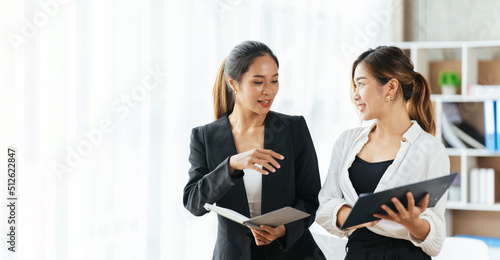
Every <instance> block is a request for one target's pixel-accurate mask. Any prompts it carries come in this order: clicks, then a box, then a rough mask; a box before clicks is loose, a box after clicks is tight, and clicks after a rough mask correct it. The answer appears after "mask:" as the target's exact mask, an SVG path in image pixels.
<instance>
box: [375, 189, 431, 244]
mask: <svg viewBox="0 0 500 260" xmlns="http://www.w3.org/2000/svg"><path fill="white" fill-rule="evenodd" d="M406 198H407V199H408V208H405V207H404V206H403V204H401V202H400V201H399V200H398V199H397V198H392V199H391V201H392V203H394V206H396V209H397V211H398V212H394V211H393V210H392V209H391V208H389V207H388V206H387V205H382V209H383V210H384V211H385V212H387V215H382V214H374V215H373V216H374V217H377V218H381V219H385V220H390V221H394V222H396V223H399V224H401V225H402V226H404V227H405V228H406V229H407V230H408V231H410V233H411V234H412V235H413V236H414V237H416V238H418V239H420V240H424V239H425V238H426V237H427V234H428V233H429V230H430V225H429V223H428V222H427V221H426V220H424V219H421V218H420V214H422V212H424V211H425V210H426V209H427V205H428V204H429V194H426V195H425V196H424V199H423V200H422V203H420V205H419V206H415V199H414V198H413V194H412V193H411V192H408V193H406Z"/></svg>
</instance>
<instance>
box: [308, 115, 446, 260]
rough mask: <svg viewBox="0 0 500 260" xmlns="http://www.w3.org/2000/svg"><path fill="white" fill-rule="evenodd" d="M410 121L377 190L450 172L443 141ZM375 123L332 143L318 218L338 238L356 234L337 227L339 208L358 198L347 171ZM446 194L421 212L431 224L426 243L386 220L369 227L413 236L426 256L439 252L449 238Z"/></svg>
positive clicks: (398, 235)
mask: <svg viewBox="0 0 500 260" xmlns="http://www.w3.org/2000/svg"><path fill="white" fill-rule="evenodd" d="M412 122H413V125H412V126H411V127H410V129H408V131H406V133H404V135H403V139H402V140H401V147H400V148H399V151H398V153H397V154H396V158H395V159H394V162H393V163H392V164H391V165H390V166H389V167H388V168H387V170H386V172H385V173H384V175H383V176H382V178H381V179H380V182H379V183H378V185H377V187H376V188H375V192H378V191H383V190H386V189H389V188H394V187H398V186H401V185H406V184H410V183H415V182H419V181H423V180H427V179H432V178H437V177H440V176H444V175H446V174H450V159H449V157H448V154H447V153H446V149H445V147H444V145H443V144H442V143H441V142H440V141H439V140H438V139H437V138H435V137H434V136H432V135H431V134H429V133H427V132H425V131H424V130H422V128H421V127H420V126H419V125H418V123H417V122H416V121H412ZM375 124H376V123H373V124H372V125H370V126H369V127H358V128H354V129H350V130H347V131H345V132H343V133H342V135H341V136H340V137H339V138H338V139H337V141H336V143H335V146H334V147H333V152H332V158H331V162H330V168H329V170H328V176H327V178H326V180H325V183H324V184H323V188H322V189H321V191H320V193H319V202H320V206H319V209H318V211H317V213H316V222H317V223H318V224H319V225H321V226H322V227H323V228H325V229H326V230H327V231H328V232H330V233H332V234H334V235H337V236H339V237H344V236H346V235H350V234H351V233H352V232H354V230H345V231H344V230H340V229H339V228H338V227H337V225H336V222H337V212H338V210H339V209H340V207H341V206H342V205H348V206H352V205H354V204H355V202H356V201H357V199H358V195H357V193H356V191H355V190H354V187H353V186H352V183H351V181H350V179H349V172H348V169H349V168H350V167H351V164H352V162H353V161H354V159H355V156H356V155H357V154H358V153H359V152H360V151H361V148H363V146H364V145H365V144H366V142H367V141H368V134H369V133H370V131H371V130H372V128H373V127H374V126H375ZM447 197H448V196H447V193H446V194H444V195H443V197H442V198H441V200H440V201H439V202H438V203H437V204H436V206H435V207H433V208H430V209H429V208H428V209H426V210H425V211H424V212H423V213H422V214H421V215H420V218H422V219H425V220H427V221H428V222H429V224H430V231H429V234H428V235H427V237H426V239H425V240H424V241H421V240H418V239H417V238H415V237H413V236H412V235H410V233H409V232H408V230H407V229H405V228H404V227H403V226H402V225H400V224H398V223H396V222H392V221H388V220H381V221H380V222H378V223H377V225H375V226H373V227H370V228H368V229H370V230H371V231H373V232H374V233H377V234H379V235H383V236H387V237H392V238H397V239H406V240H409V241H411V242H412V243H413V244H414V245H415V246H417V247H421V248H422V250H423V251H424V252H425V253H427V254H428V255H430V256H435V255H437V254H438V253H439V251H440V250H441V247H442V246H443V243H444V239H445V237H446V224H445V218H444V213H445V209H446V202H447Z"/></svg>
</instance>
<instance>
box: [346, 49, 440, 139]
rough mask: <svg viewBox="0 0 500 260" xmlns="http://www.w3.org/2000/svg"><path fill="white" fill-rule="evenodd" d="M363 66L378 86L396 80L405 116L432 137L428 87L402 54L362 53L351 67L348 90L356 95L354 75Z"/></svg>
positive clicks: (391, 51) (433, 126) (389, 51)
mask: <svg viewBox="0 0 500 260" xmlns="http://www.w3.org/2000/svg"><path fill="white" fill-rule="evenodd" d="M360 63H363V65H364V66H365V68H366V70H367V71H368V72H370V73H371V74H372V75H373V76H374V77H375V78H376V79H377V81H378V82H379V83H380V84H381V85H385V84H386V83H387V82H389V80H391V79H392V78H395V79H397V80H398V95H397V97H395V98H398V97H402V98H403V99H404V101H405V103H406V108H407V110H408V115H409V116H410V119H411V120H416V121H417V123H418V124H419V125H420V126H421V127H422V129H424V131H426V132H428V133H430V134H432V135H434V134H435V133H436V121H435V116H434V108H433V107H432V102H431V98H430V97H431V87H430V85H429V83H428V82H427V80H426V79H425V78H424V76H422V74H420V73H418V72H415V71H414V66H413V62H412V61H411V60H410V58H409V57H408V56H406V55H405V54H404V52H403V51H402V50H401V49H400V48H398V47H394V46H379V47H377V48H375V49H369V50H367V51H365V52H363V53H362V54H361V55H360V56H359V57H358V58H357V59H356V60H355V61H354V63H353V64H352V76H351V80H352V82H351V84H352V85H351V88H352V93H353V94H354V92H355V90H356V89H355V82H354V72H355V70H356V67H357V66H358V65H359V64H360Z"/></svg>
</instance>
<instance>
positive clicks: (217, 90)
mask: <svg viewBox="0 0 500 260" xmlns="http://www.w3.org/2000/svg"><path fill="white" fill-rule="evenodd" d="M226 60H227V57H226V58H225V59H224V60H223V61H222V64H221V65H220V68H219V72H218V73H217V78H216V79H215V84H214V90H213V96H214V115H215V120H217V119H219V118H221V117H223V116H225V115H229V114H231V112H233V108H234V95H233V90H232V89H231V87H230V86H228V84H227V82H226V74H225V73H224V68H225V66H226Z"/></svg>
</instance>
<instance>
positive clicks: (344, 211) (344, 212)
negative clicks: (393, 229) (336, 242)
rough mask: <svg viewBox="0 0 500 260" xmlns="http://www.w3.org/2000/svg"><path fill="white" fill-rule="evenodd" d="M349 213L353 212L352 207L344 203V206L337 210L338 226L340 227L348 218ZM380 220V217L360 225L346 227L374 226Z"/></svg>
mask: <svg viewBox="0 0 500 260" xmlns="http://www.w3.org/2000/svg"><path fill="white" fill-rule="evenodd" d="M349 213H351V208H350V207H348V206H345V205H343V206H342V207H340V209H339V211H338V212H337V227H338V228H340V227H341V226H342V225H343V224H344V222H345V220H346V219H347V216H349ZM379 221H380V219H379V220H375V221H371V222H366V223H363V224H359V225H356V226H352V227H348V228H346V229H358V228H364V227H373V226H375V225H376V224H377V223H378V222H379Z"/></svg>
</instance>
